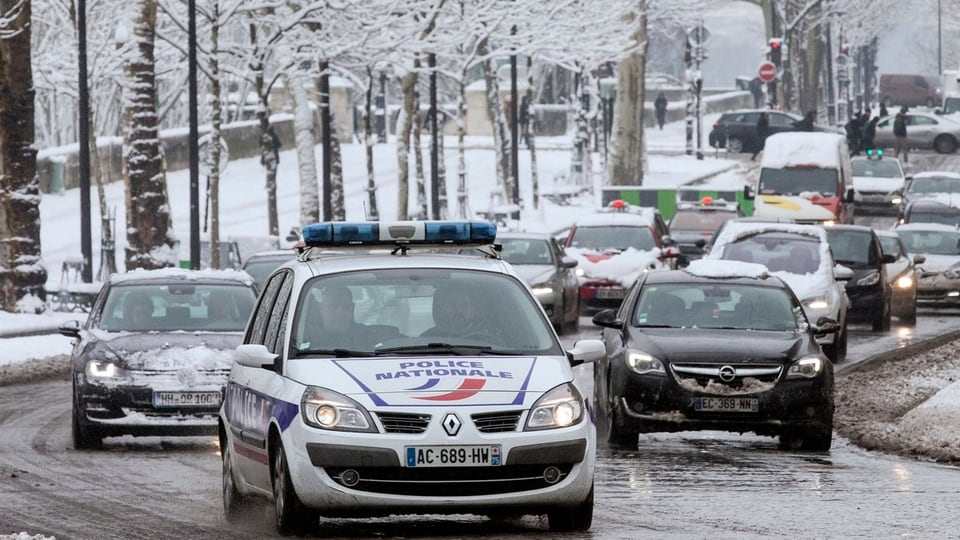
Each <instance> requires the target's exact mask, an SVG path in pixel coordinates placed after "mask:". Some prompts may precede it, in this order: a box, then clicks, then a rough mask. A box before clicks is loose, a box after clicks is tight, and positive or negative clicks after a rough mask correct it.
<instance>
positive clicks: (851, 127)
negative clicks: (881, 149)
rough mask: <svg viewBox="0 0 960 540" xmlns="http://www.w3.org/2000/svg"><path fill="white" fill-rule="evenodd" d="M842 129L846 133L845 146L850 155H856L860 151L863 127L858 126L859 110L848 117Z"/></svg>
mask: <svg viewBox="0 0 960 540" xmlns="http://www.w3.org/2000/svg"><path fill="white" fill-rule="evenodd" d="M843 130H844V132H845V133H846V135H847V147H848V148H849V150H850V155H851V156H856V155H858V154H859V153H860V143H861V140H860V138H861V136H862V134H863V129H862V128H861V127H860V112H859V111H858V112H855V113H853V116H851V117H850V120H848V121H847V123H846V124H845V125H844V126H843Z"/></svg>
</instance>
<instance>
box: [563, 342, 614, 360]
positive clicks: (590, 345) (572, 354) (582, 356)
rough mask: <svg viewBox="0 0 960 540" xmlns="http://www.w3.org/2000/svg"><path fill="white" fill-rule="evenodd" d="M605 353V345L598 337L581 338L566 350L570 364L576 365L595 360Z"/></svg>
mask: <svg viewBox="0 0 960 540" xmlns="http://www.w3.org/2000/svg"><path fill="white" fill-rule="evenodd" d="M606 354H607V347H606V346H605V345H604V344H603V341H601V340H599V339H581V340H579V341H577V342H576V343H574V344H573V348H571V349H569V350H567V359H568V360H570V365H571V366H578V365H580V364H582V363H584V362H595V361H597V360H600V359H601V358H603V357H604V356H606Z"/></svg>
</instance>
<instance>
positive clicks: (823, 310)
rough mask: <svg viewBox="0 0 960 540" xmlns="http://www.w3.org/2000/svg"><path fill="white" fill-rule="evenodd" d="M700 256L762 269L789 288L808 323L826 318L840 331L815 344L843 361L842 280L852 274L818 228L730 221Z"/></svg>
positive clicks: (844, 299) (844, 300)
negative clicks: (795, 296) (707, 252)
mask: <svg viewBox="0 0 960 540" xmlns="http://www.w3.org/2000/svg"><path fill="white" fill-rule="evenodd" d="M705 258H709V259H726V260H734V261H742V262H751V263H759V264H762V265H764V266H766V267H767V268H768V269H769V270H770V272H772V273H774V274H775V275H777V276H778V277H780V278H781V279H783V280H784V281H786V282H787V284H788V285H790V288H791V289H792V290H793V292H794V294H796V295H797V297H798V298H800V302H801V304H802V305H803V309H804V312H805V313H806V315H807V319H810V320H812V321H818V320H820V319H821V318H822V317H827V318H829V319H833V320H835V321H837V322H838V323H840V331H839V332H836V333H830V334H827V335H825V336H823V337H822V338H821V339H820V344H821V345H822V346H823V349H824V352H825V353H826V354H827V356H828V357H830V359H831V360H832V361H833V362H834V363H837V362H841V361H843V359H844V358H845V357H846V355H847V308H848V306H849V299H848V298H847V293H846V290H845V286H844V281H846V280H849V279H851V278H852V277H853V271H852V270H850V269H849V268H846V267H844V266H837V265H836V264H835V263H834V261H833V254H832V253H831V251H830V242H829V239H828V238H827V231H826V230H824V228H823V227H821V226H819V225H801V224H790V223H763V222H729V223H728V224H727V226H726V227H724V228H723V231H722V232H721V233H720V234H718V235H717V241H716V243H715V244H714V246H713V249H711V250H710V253H709V254H708V255H707V256H706V257H705Z"/></svg>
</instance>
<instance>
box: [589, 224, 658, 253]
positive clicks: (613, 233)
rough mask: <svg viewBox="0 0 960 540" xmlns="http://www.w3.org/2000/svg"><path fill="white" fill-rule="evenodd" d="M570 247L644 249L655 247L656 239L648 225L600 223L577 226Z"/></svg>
mask: <svg viewBox="0 0 960 540" xmlns="http://www.w3.org/2000/svg"><path fill="white" fill-rule="evenodd" d="M571 247H575V248H580V249H598V250H603V249H620V250H624V249H627V248H633V249H637V250H640V251H646V250H649V249H653V248H654V247H656V241H655V240H654V238H653V231H651V230H650V227H642V226H641V227H637V226H632V227H624V226H614V225H609V226H607V225H601V226H589V227H577V229H576V231H574V233H573V241H572V243H571Z"/></svg>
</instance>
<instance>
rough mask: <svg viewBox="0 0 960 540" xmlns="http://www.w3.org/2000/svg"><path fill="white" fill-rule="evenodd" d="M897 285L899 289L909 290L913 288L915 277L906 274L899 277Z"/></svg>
mask: <svg viewBox="0 0 960 540" xmlns="http://www.w3.org/2000/svg"><path fill="white" fill-rule="evenodd" d="M895 283H896V286H897V288H898V289H909V288H910V287H913V276H911V275H908V274H904V275H902V276H900V277H898V278H897V281H896V282H895Z"/></svg>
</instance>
